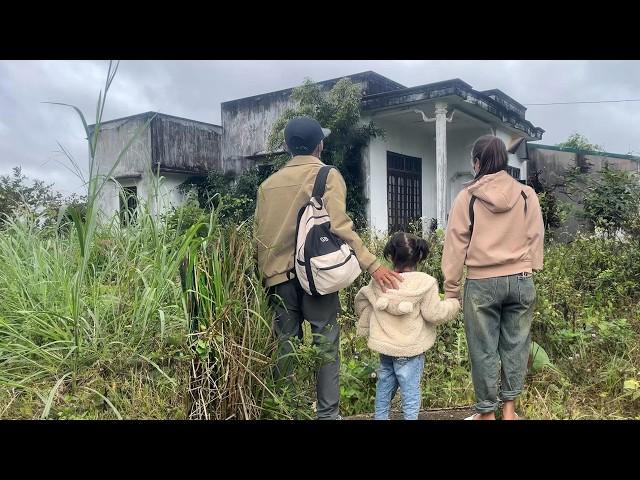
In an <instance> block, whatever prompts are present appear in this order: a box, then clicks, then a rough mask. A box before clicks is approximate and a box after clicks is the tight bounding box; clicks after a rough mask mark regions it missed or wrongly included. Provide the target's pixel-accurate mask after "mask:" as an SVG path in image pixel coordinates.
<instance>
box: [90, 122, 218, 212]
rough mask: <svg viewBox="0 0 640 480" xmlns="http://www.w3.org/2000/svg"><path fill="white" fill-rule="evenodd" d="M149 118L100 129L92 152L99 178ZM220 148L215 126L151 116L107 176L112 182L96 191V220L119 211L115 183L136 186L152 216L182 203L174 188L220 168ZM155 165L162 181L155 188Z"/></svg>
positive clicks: (104, 125)
mask: <svg viewBox="0 0 640 480" xmlns="http://www.w3.org/2000/svg"><path fill="white" fill-rule="evenodd" d="M152 115H153V113H152V112H150V113H147V114H142V115H136V116H134V117H129V118H124V119H121V120H116V121H112V122H107V123H105V124H103V126H102V128H101V133H100V137H99V141H98V147H97V152H96V159H97V161H98V165H99V172H100V174H101V175H106V174H107V173H108V172H109V171H110V169H111V168H112V167H113V165H114V164H115V162H116V160H117V158H118V155H119V154H120V152H121V151H122V150H123V149H124V148H125V146H126V145H127V143H128V142H129V141H130V139H131V138H133V137H134V135H135V134H136V132H137V131H138V129H140V128H142V127H143V126H144V125H145V123H146V122H147V121H148V120H149V119H150V118H151V116H152ZM220 147H221V128H220V127H219V126H216V125H209V124H205V123H201V122H196V121H191V120H187V119H181V118H178V117H172V116H169V115H163V114H158V115H156V116H155V117H154V118H153V120H152V121H151V124H150V125H149V127H148V128H147V129H145V130H144V131H142V132H141V133H140V134H139V135H138V138H137V139H136V140H134V142H133V144H132V145H131V147H129V149H128V150H127V152H126V153H125V154H124V155H123V158H122V160H121V161H120V163H119V164H118V166H117V167H116V168H115V170H114V172H113V174H112V177H113V178H114V180H109V182H108V183H107V184H106V185H105V187H104V189H103V191H102V192H101V195H100V198H99V199H98V208H99V209H100V211H101V216H102V219H103V220H106V219H110V218H111V217H112V216H113V215H115V214H117V213H118V211H119V208H120V197H119V187H118V185H117V184H116V183H115V182H117V183H118V184H119V185H120V186H123V187H131V186H135V187H137V189H138V200H139V202H140V203H146V204H147V205H148V206H149V208H150V209H151V211H152V212H156V213H159V212H162V211H165V210H166V209H167V208H171V207H173V206H178V205H180V204H182V202H183V199H182V195H181V194H180V193H179V192H178V191H177V186H178V185H179V184H180V183H182V182H183V181H184V180H186V178H188V176H190V175H194V174H198V173H201V174H205V173H206V172H207V171H209V170H210V169H212V168H220V166H221V156H220ZM158 165H160V176H161V177H163V178H162V180H161V181H160V182H159V184H158V178H157V173H158V170H157V168H158ZM157 185H159V187H158V186H157ZM157 189H159V192H160V195H159V197H158V198H156V190H157Z"/></svg>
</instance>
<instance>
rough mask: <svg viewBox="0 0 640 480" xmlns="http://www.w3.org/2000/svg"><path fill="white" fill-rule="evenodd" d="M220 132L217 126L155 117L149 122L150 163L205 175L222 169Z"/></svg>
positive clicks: (161, 116) (169, 117)
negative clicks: (210, 171) (213, 170)
mask: <svg viewBox="0 0 640 480" xmlns="http://www.w3.org/2000/svg"><path fill="white" fill-rule="evenodd" d="M221 134H222V128H221V127H219V126H216V125H210V124H206V123H201V122H196V121H193V120H186V119H182V118H177V117H172V116H167V115H157V116H156V117H155V118H154V119H153V121H152V122H151V150H152V161H153V165H154V169H155V166H156V165H158V164H160V167H161V168H164V169H174V170H181V171H190V172H194V173H196V172H203V173H206V172H207V171H209V170H211V169H222V157H221V143H222V135H221Z"/></svg>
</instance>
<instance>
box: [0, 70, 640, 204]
mask: <svg viewBox="0 0 640 480" xmlns="http://www.w3.org/2000/svg"><path fill="white" fill-rule="evenodd" d="M107 65H108V62H106V61H102V60H101V61H79V60H75V61H0V174H5V173H9V172H10V170H11V168H12V167H13V166H21V167H22V169H23V172H24V173H26V174H27V175H28V176H29V177H32V178H41V179H45V180H47V181H48V182H54V183H55V185H56V187H57V188H58V189H59V190H61V191H63V192H65V193H70V192H74V191H75V192H80V191H81V190H82V187H81V182H80V181H79V180H78V179H77V178H76V177H74V176H73V175H72V174H71V173H69V171H68V170H67V169H66V168H64V166H63V164H64V165H68V164H69V163H68V161H67V160H66V158H65V157H64V156H63V155H62V154H60V153H56V151H57V150H58V147H57V144H56V142H60V143H61V144H62V145H63V146H64V147H65V148H67V149H68V150H69V151H70V152H71V153H72V154H73V155H74V157H75V158H76V160H77V161H78V163H81V164H84V165H86V163H87V147H86V141H85V140H84V137H85V135H84V132H83V129H82V124H81V123H80V120H79V119H78V118H77V116H76V115H75V113H74V112H73V111H72V110H70V109H65V108H63V107H59V106H53V105H47V104H43V103H41V102H45V101H54V102H64V103H71V104H74V105H76V106H78V107H79V108H80V109H81V110H82V111H83V112H84V113H85V116H86V117H87V121H88V122H89V123H93V121H94V119H95V105H96V101H97V98H98V93H99V91H100V89H101V88H103V86H104V80H105V75H106V71H107ZM366 70H373V71H375V72H378V73H380V74H381V75H385V76H387V77H389V78H391V79H392V80H395V81H397V82H399V83H401V84H403V85H405V86H408V87H412V86H416V85H423V84H426V83H432V82H437V81H441V80H447V79H451V78H460V79H462V80H464V81H465V82H467V83H469V84H470V85H471V86H472V87H473V88H474V89H476V90H488V89H492V88H498V89H500V90H502V91H503V92H505V93H506V94H508V95H509V96H511V97H513V98H514V99H515V100H517V101H518V102H520V103H522V104H527V103H546V102H569V101H594V100H618V99H640V61H557V60H554V61H526V60H525V61H479V60H472V61H416V60H411V61H360V60H354V61H351V60H349V61H345V60H342V61H315V60H314V61H266V60H261V61H122V62H121V63H120V68H119V70H118V74H117V76H116V78H115V80H114V82H113V84H112V87H111V90H110V92H109V98H108V101H107V106H106V109H105V115H104V118H103V120H110V119H113V118H118V117H123V116H127V115H134V114H137V113H141V112H145V111H150V110H152V111H158V112H162V113H167V114H171V115H177V116H180V117H186V118H191V119H194V120H200V121H204V122H210V123H215V124H218V125H219V124H220V103H221V102H223V101H227V100H233V99H236V98H241V97H246V96H251V95H257V94H260V93H266V92H271V91H274V90H280V89H284V88H289V87H294V86H296V85H299V84H300V83H301V82H302V81H303V80H304V78H305V77H310V78H311V79H312V80H316V81H320V80H326V79H330V78H335V77H340V76H343V75H348V74H351V73H357V72H362V71H366ZM526 118H527V119H528V120H529V121H531V122H532V123H533V124H534V125H536V126H539V127H541V128H543V129H544V130H545V131H546V132H545V134H544V136H543V139H542V143H545V144H556V143H558V142H561V141H563V140H565V139H566V138H567V137H568V136H569V135H570V134H571V133H572V132H575V131H577V132H580V133H582V134H584V135H586V136H587V137H588V138H589V140H590V141H591V142H592V143H596V144H600V145H603V146H604V147H605V149H606V150H607V151H609V152H615V153H628V152H629V151H633V152H634V153H635V154H640V136H639V130H640V102H629V103H604V104H587V105H554V106H529V107H528V110H527V114H526ZM60 162H62V164H61V163H60Z"/></svg>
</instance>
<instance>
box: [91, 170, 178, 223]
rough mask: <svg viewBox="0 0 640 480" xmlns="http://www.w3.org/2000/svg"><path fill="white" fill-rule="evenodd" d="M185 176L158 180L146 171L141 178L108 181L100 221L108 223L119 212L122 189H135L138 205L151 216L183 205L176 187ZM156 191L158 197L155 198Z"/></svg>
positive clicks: (101, 196)
mask: <svg viewBox="0 0 640 480" xmlns="http://www.w3.org/2000/svg"><path fill="white" fill-rule="evenodd" d="M187 178H188V176H187V175H182V174H174V173H168V174H165V175H161V176H160V178H159V179H158V177H156V176H155V175H153V174H152V173H151V172H150V171H147V172H146V173H145V174H143V175H142V178H122V179H119V180H117V181H114V180H110V181H109V182H108V183H107V184H106V185H105V187H104V189H103V191H102V193H101V195H100V199H99V203H98V204H99V207H100V212H99V213H100V221H101V222H109V221H111V220H112V219H113V216H114V215H118V213H119V211H120V190H121V188H122V187H137V194H138V205H139V206H140V207H141V208H148V211H149V212H151V213H153V214H162V213H165V212H167V211H169V210H170V209H171V208H173V207H179V206H180V205H183V204H184V201H185V197H184V195H183V194H182V193H180V191H179V190H178V187H179V186H180V185H181V184H182V183H183V182H184V181H185V180H186V179H187ZM156 190H157V192H158V196H156Z"/></svg>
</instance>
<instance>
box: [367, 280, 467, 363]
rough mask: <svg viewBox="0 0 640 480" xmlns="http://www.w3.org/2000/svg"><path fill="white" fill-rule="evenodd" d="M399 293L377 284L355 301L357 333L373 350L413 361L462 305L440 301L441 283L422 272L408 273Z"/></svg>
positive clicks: (455, 302) (428, 346)
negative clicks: (439, 328)
mask: <svg viewBox="0 0 640 480" xmlns="http://www.w3.org/2000/svg"><path fill="white" fill-rule="evenodd" d="M402 277H403V279H404V281H403V282H400V288H399V289H398V290H390V289H387V292H386V293H382V290H380V287H379V286H378V284H377V283H376V282H374V281H373V280H372V281H371V282H370V283H369V285H367V286H366V287H363V288H361V289H360V291H359V292H358V294H357V295H356V298H355V304H356V305H355V307H356V314H357V315H358V316H359V317H360V319H359V322H358V329H357V333H358V335H360V336H363V337H368V339H369V340H368V346H369V348H370V349H372V350H374V351H376V352H379V353H382V354H384V355H389V356H392V357H413V356H415V355H419V354H421V353H423V352H425V351H426V350H428V349H429V348H431V346H432V345H433V343H434V342H435V339H436V329H435V326H436V325H439V324H441V323H444V322H447V321H449V320H451V319H453V318H454V317H455V316H456V314H457V313H458V310H459V309H460V303H459V302H458V300H457V299H455V298H448V299H446V300H440V295H439V293H438V282H437V281H436V279H435V278H433V277H432V276H430V275H427V274H426V273H422V272H405V273H403V274H402Z"/></svg>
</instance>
